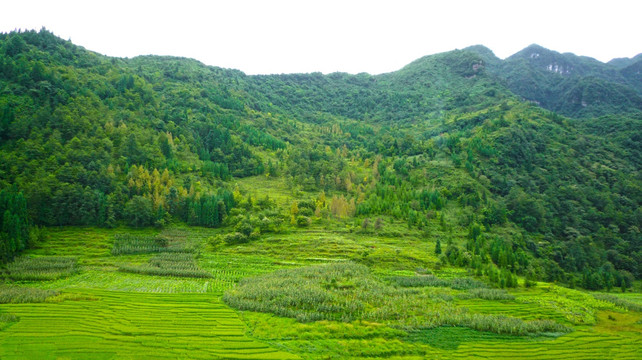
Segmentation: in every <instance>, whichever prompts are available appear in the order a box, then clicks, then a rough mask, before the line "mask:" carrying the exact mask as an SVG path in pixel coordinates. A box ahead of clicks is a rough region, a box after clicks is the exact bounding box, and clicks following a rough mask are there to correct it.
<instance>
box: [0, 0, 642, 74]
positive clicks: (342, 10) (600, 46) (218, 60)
mask: <svg viewBox="0 0 642 360" xmlns="http://www.w3.org/2000/svg"><path fill="white" fill-rule="evenodd" d="M3 2H4V4H1V5H0V32H9V31H12V30H15V29H23V30H29V29H35V30H39V29H41V28H42V27H45V28H46V29H48V30H49V31H51V32H53V33H54V34H56V35H57V36H60V37H61V38H63V39H65V40H71V41H72V42H73V43H74V44H76V45H80V46H83V47H85V48H87V49H88V50H92V51H95V52H98V53H101V54H104V55H108V56H116V57H134V56H137V55H149V54H153V55H173V56H181V57H188V58H195V59H197V60H199V61H201V62H203V63H205V64H207V65H214V66H220V67H224V68H233V69H239V70H241V71H243V72H245V73H246V74H280V73H309V72H316V71H319V72H322V73H331V72H336V71H341V72H348V73H353V74H354V73H360V72H367V73H370V74H380V73H385V72H390V71H395V70H398V69H400V68H402V67H403V66H404V65H406V64H408V63H410V62H412V61H413V60H416V59H418V58H420V57H422V56H425V55H430V54H435V53H439V52H444V51H450V50H454V49H461V48H464V47H466V46H470V45H476V44H482V45H485V46H487V47H488V48H490V49H491V50H493V52H495V54H496V55H497V56H498V57H500V58H506V57H508V56H510V55H512V54H514V53H515V52H517V51H519V50H521V49H523V48H525V47H526V46H528V45H530V44H539V45H541V46H544V47H546V48H549V49H551V50H555V51H559V52H572V53H575V54H577V55H585V56H590V57H594V58H596V59H598V60H600V61H604V62H606V61H608V60H610V59H612V58H616V57H632V56H635V55H636V54H638V53H642V36H640V34H641V33H642V31H641V30H642V27H641V26H640V25H639V24H640V22H639V16H640V14H642V1H639V0H609V1H593V0H584V1H570V0H555V1H550V0H536V1H531V0H513V1H504V0H477V1H468V0H466V1H464V0H447V1H429V0H425V1H411V0H394V1H377V0H370V1H360V0H359V1H357V0H354V1H351V0H340V1H335V0H323V1H316V0H299V1H293V0H270V1H268V0H263V1H257V0H227V1H197V0H181V1H171V2H170V1H159V0H156V1H136V0H129V1H122V0H110V1H91V0H84V1H72V0H66V1H65V0H62V1H52V0H45V1H34V0H10V1H7V0H4V1H3Z"/></svg>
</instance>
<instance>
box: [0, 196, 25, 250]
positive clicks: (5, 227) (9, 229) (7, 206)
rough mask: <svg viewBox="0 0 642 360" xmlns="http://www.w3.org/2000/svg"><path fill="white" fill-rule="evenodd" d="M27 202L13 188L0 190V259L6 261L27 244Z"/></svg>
mask: <svg viewBox="0 0 642 360" xmlns="http://www.w3.org/2000/svg"><path fill="white" fill-rule="evenodd" d="M29 225H30V221H29V216H28V214H27V202H26V200H25V198H24V196H23V194H22V193H21V192H17V191H16V189H15V188H9V189H4V190H0V259H2V261H4V262H6V261H7V260H9V259H11V258H13V256H14V255H15V254H16V253H18V252H20V251H22V250H24V249H25V248H26V247H27V246H28V245H29V230H30V226H29Z"/></svg>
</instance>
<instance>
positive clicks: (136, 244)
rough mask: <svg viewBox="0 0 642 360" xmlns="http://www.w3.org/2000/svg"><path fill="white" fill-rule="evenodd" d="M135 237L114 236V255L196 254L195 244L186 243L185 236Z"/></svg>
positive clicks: (125, 235)
mask: <svg viewBox="0 0 642 360" xmlns="http://www.w3.org/2000/svg"><path fill="white" fill-rule="evenodd" d="M172 236H176V238H172V237H169V236H167V235H134V234H128V233H122V234H116V235H114V245H113V247H112V249H111V254H112V255H136V254H153V253H176V252H195V251H196V248H195V247H194V245H193V244H188V243H187V242H186V241H184V240H185V239H184V236H182V235H180V236H179V235H178V234H176V235H174V234H172Z"/></svg>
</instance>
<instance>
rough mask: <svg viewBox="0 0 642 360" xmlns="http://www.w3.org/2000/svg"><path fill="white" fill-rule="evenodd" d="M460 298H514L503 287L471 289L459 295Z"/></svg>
mask: <svg viewBox="0 0 642 360" xmlns="http://www.w3.org/2000/svg"><path fill="white" fill-rule="evenodd" d="M459 298H460V299H484V300H515V297H514V296H513V295H511V294H509V293H508V292H507V291H506V290H504V289H471V290H468V291H466V292H465V293H463V294H460V295H459Z"/></svg>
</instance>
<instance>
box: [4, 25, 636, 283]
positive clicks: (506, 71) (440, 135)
mask: <svg viewBox="0 0 642 360" xmlns="http://www.w3.org/2000/svg"><path fill="white" fill-rule="evenodd" d="M534 54H537V55H534ZM637 61H638V60H636V61H635V62H633V63H630V64H628V63H627V64H628V65H627V66H624V67H617V66H615V65H612V64H611V65H609V64H601V63H599V62H597V61H593V60H590V59H586V58H579V57H575V56H571V55H567V54H563V55H562V54H557V53H554V52H551V51H548V50H546V49H543V48H539V47H529V48H527V49H525V50H524V51H522V52H521V53H518V54H516V55H515V56H513V57H511V58H509V59H507V60H500V59H498V58H496V57H494V55H492V52H490V51H489V50H488V49H485V48H483V47H472V48H469V49H464V50H457V51H451V52H447V53H443V54H437V55H433V56H427V57H424V58H421V59H418V60H417V61H414V62H413V63H411V64H409V65H408V66H406V67H404V68H403V69H401V70H399V71H396V72H392V73H388V74H381V75H376V76H371V75H367V74H358V75H350V74H330V75H322V74H318V73H315V74H293V75H261V76H246V75H245V74H243V73H241V72H239V71H234V70H226V69H220V68H216V67H208V66H205V65H203V64H200V63H198V62H196V61H194V60H189V59H180V58H170V57H157V56H144V57H137V58H134V59H112V58H108V57H105V56H101V55H98V54H95V53H92V52H89V51H87V50H85V49H83V48H80V47H77V46H74V45H73V44H71V43H70V42H68V41H64V40H62V39H59V38H57V37H55V36H54V35H53V34H52V33H50V32H48V31H46V30H44V29H43V30H42V31H40V32H35V31H27V32H12V33H10V34H2V36H0V75H1V76H0V87H1V88H2V89H3V92H2V94H1V95H0V187H2V188H4V189H5V190H3V192H2V194H4V195H0V198H2V196H4V197H5V198H7V196H9V197H12V198H13V200H11V203H12V204H13V205H12V206H13V207H12V208H11V209H10V211H9V213H8V215H7V211H6V210H7V209H6V208H2V207H3V206H4V207H6V206H5V205H6V204H3V201H5V200H2V201H0V210H2V213H0V221H1V222H2V228H0V239H1V240H2V241H0V256H2V260H3V262H6V261H8V260H10V259H11V258H12V257H13V256H14V254H15V253H16V252H18V251H20V250H23V249H25V248H26V247H28V245H29V243H28V239H29V238H28V234H29V231H28V229H29V225H30V224H35V225H46V226H61V225H90V226H101V227H106V228H110V227H115V226H118V225H119V224H121V223H122V224H129V225H131V226H134V227H147V226H152V225H153V226H157V227H163V226H166V225H167V224H170V223H172V221H175V220H182V221H184V222H186V223H187V224H189V225H199V226H205V227H221V226H227V225H229V226H234V227H236V226H237V224H238V221H237V220H229V219H230V218H235V217H236V216H237V215H239V214H243V215H244V216H245V217H246V220H247V221H246V223H247V225H248V226H246V225H242V229H241V228H239V229H236V228H235V229H234V231H228V233H229V234H227V235H226V234H217V236H219V235H220V236H222V237H225V239H226V240H225V242H226V243H229V244H232V243H234V244H236V243H244V242H248V241H249V240H254V239H257V238H259V235H261V234H266V233H271V232H272V233H273V232H279V231H281V230H282V229H283V228H287V227H288V226H289V225H287V223H286V221H283V220H284V219H283V218H282V217H283V214H284V213H285V211H282V210H284V209H283V208H282V207H283V205H282V204H281V203H280V202H279V204H278V205H275V208H270V211H273V212H276V213H278V214H280V215H279V216H274V215H266V214H264V213H263V212H264V211H266V210H268V207H269V206H267V205H266V204H263V205H261V204H259V201H257V199H260V198H261V197H263V196H264V195H263V194H260V195H258V196H256V195H255V196H254V198H252V197H251V196H246V195H243V196H240V197H238V196H236V195H235V194H232V193H231V191H229V190H230V189H233V188H235V186H236V185H235V184H236V183H237V182H241V181H242V180H243V179H241V178H245V179H247V183H251V182H252V181H253V179H255V177H252V176H257V175H261V178H265V179H269V180H276V181H278V182H280V183H283V184H286V186H287V188H288V189H287V195H286V194H284V193H281V194H279V196H280V197H281V199H282V198H283V197H290V199H289V203H290V204H291V203H292V202H296V203H298V205H297V206H298V207H299V210H298V212H296V213H295V212H291V213H290V215H294V217H293V218H292V220H291V221H290V223H292V224H293V225H297V224H299V225H301V226H305V225H306V220H305V219H304V218H312V217H313V216H314V218H315V223H316V219H319V220H320V222H321V223H323V222H325V221H329V222H337V221H338V222H343V221H348V222H349V221H352V220H353V219H350V218H352V217H355V216H356V217H358V219H360V220H361V219H363V218H377V219H379V218H381V217H386V219H390V220H391V221H393V222H394V221H399V222H403V223H404V224H406V225H407V227H408V229H419V230H420V231H422V232H423V233H424V234H430V236H432V235H436V236H440V237H441V238H442V239H444V241H445V239H452V240H454V241H453V242H454V244H453V245H450V244H449V245H448V246H447V247H446V248H445V249H442V250H444V255H445V259H446V263H448V264H451V265H454V266H459V267H466V268H469V269H471V270H472V271H474V273H475V274H476V275H477V276H487V277H488V278H489V280H490V281H491V282H492V283H494V284H496V285H498V286H499V287H514V286H516V284H517V281H516V275H527V274H528V275H529V276H530V277H531V279H530V280H547V281H560V282H563V283H567V284H569V285H576V286H582V287H586V288H589V289H601V288H605V289H607V290H610V289H612V288H615V287H620V288H624V289H627V288H629V286H630V284H631V281H632V279H631V276H633V278H634V279H636V278H640V277H641V276H642V268H641V267H640V264H642V249H641V248H640V246H641V245H640V244H641V242H640V241H639V234H640V232H639V227H640V219H642V212H640V210H639V209H640V207H641V204H642V191H641V190H640V189H642V182H641V181H640V179H639V176H637V174H638V173H639V171H640V166H641V162H640V159H641V158H642V156H640V155H641V154H642V149H641V148H640V145H639V144H640V143H642V141H639V140H640V139H639V131H637V130H638V129H639V120H640V115H639V114H640V109H642V108H641V107H640V106H639V105H640V100H639V98H640V95H639V91H640V88H639V84H638V83H637V82H636V81H637V80H636V79H637V77H636V76H637V75H636V73H637V72H636V71H637V70H636V69H638V68H637V67H636V66H639V65H636V64H638V62H637ZM549 65H552V66H553V67H552V68H550V69H549ZM511 90H512V91H511ZM515 94H517V95H515ZM521 98H526V99H527V100H536V101H539V103H540V104H541V105H542V106H543V107H544V108H547V109H549V110H553V111H559V112H560V113H562V114H566V115H572V116H586V117H590V116H594V115H598V114H599V115H604V116H602V117H600V118H598V119H593V118H587V119H586V120H581V121H579V120H575V119H570V118H565V117H563V116H561V115H558V114H557V113H554V112H550V111H548V110H546V111H545V110H543V109H541V108H539V107H537V106H535V105H534V104H532V103H529V102H524V101H522V100H520V99H521ZM584 104H585V105H586V106H584ZM257 178H258V176H257ZM250 187H251V186H250ZM7 189H10V190H7ZM284 191H285V190H284ZM9 193H11V194H12V195H8V194H9ZM320 193H321V194H323V199H322V198H321V196H319V197H318V198H316V199H313V200H312V201H310V199H312V198H313V196H315V194H320ZM20 194H22V195H20ZM326 194H327V195H326ZM291 197H294V199H292V198H291ZM21 198H22V199H23V200H20V199H21ZM302 199H307V200H302ZM5 203H6V201H5ZM268 203H269V202H268ZM23 205H24V206H23ZM264 205H265V206H264ZM235 209H236V210H238V211H240V212H238V213H233V211H235ZM299 212H300V213H299ZM232 214H234V215H232ZM7 224H9V225H7ZM343 225H344V224H341V226H343ZM379 225H381V224H379ZM250 226H251V230H250ZM310 226H311V227H312V225H310ZM374 227H375V230H377V233H382V231H381V227H380V226H377V224H376V223H375V226H374ZM362 230H363V233H367V232H368V231H370V230H369V229H368V227H367V226H366V227H365V228H364V229H362ZM395 231H396V230H395ZM413 231H414V230H413ZM237 232H238V234H241V235H238V236H237V235H236V233H237ZM467 232H468V233H469V236H468V237H469V239H467V240H465V239H464V238H465V237H466V236H465V235H466V233H467ZM495 235H497V236H498V237H499V238H501V239H500V240H497V239H496V238H495ZM504 239H505V240H504ZM459 240H464V241H465V243H466V244H465V248H462V247H461V246H462V245H463V243H462V242H460V241H459ZM441 245H445V244H440V246H441ZM115 249H116V247H115ZM489 262H492V266H489ZM609 264H610V265H609ZM627 274H630V275H631V276H629V275H627Z"/></svg>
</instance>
